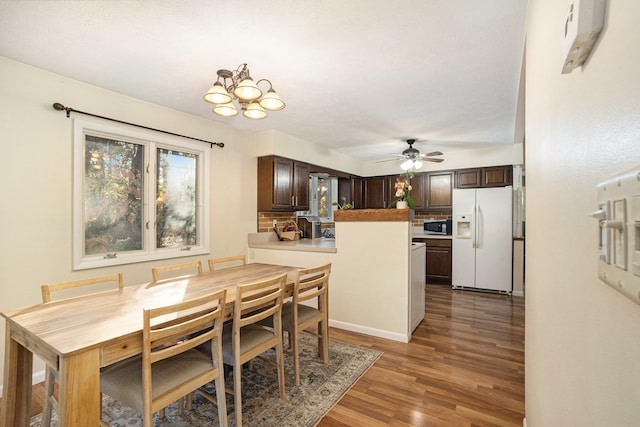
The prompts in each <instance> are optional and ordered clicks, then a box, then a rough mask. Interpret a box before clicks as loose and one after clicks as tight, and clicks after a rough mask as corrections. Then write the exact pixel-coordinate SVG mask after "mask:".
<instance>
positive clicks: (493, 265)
mask: <svg viewBox="0 0 640 427" xmlns="http://www.w3.org/2000/svg"><path fill="white" fill-rule="evenodd" d="M511 196H512V191H511V187H496V188H484V189H482V190H480V191H478V192H477V195H476V204H477V209H476V211H477V221H476V224H477V225H476V226H477V236H478V237H477V243H476V288H481V289H493V290H498V291H511V287H512V283H511V280H512V253H511V252H512V241H513V239H512V224H511V221H512V212H513V210H512V208H511V200H512V197H511Z"/></svg>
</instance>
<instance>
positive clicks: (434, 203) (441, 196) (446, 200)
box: [424, 171, 453, 211]
mask: <svg viewBox="0 0 640 427" xmlns="http://www.w3.org/2000/svg"><path fill="white" fill-rule="evenodd" d="M424 179H425V185H426V192H425V195H426V203H425V207H424V210H425V211H442V210H445V211H446V210H450V209H451V205H452V203H451V191H452V189H453V172H452V171H441V172H428V173H426V174H425V178H424Z"/></svg>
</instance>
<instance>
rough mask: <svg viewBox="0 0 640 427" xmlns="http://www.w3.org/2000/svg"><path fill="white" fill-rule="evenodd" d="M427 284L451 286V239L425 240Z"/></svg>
mask: <svg viewBox="0 0 640 427" xmlns="http://www.w3.org/2000/svg"><path fill="white" fill-rule="evenodd" d="M425 243H426V245H427V272H426V280H427V283H433V282H437V283H446V284H451V239H426V240H425Z"/></svg>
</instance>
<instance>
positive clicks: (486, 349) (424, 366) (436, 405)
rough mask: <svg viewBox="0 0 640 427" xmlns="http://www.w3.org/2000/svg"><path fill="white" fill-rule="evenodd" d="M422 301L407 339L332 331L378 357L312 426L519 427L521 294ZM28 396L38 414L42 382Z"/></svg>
mask: <svg viewBox="0 0 640 427" xmlns="http://www.w3.org/2000/svg"><path fill="white" fill-rule="evenodd" d="M425 306H426V315H425V320H424V321H423V322H422V323H421V324H420V325H419V326H418V328H417V329H416V331H415V332H414V334H413V339H412V340H411V342H409V343H407V344H404V343H399V342H396V341H390V340H386V339H382V338H375V337H370V336H368V335H362V334H357V333H353V332H348V331H343V330H340V329H331V338H332V339H336V340H340V341H343V342H348V343H352V344H357V345H360V346H363V347H369V348H373V349H377V350H381V351H383V352H384V354H383V355H382V357H381V358H380V359H379V360H378V361H377V362H376V363H375V365H374V366H372V367H371V369H369V371H367V373H366V374H365V375H364V376H363V377H362V378H361V379H360V380H359V381H358V382H357V383H356V384H355V385H354V386H353V387H352V388H351V390H349V392H348V393H347V394H346V395H345V396H344V397H343V398H342V399H341V400H340V402H338V404H337V405H336V406H335V407H334V408H333V409H331V411H330V412H329V413H328V414H327V415H325V417H324V418H323V419H322V421H321V422H320V423H319V424H318V426H319V427H336V426H368V427H372V426H447V427H451V426H518V427H520V426H522V419H523V418H524V298H518V297H509V296H505V295H497V294H489V293H480V292H473V291H461V290H452V289H451V288H450V287H449V286H442V285H431V284H430V285H427V298H426V302H425ZM33 393H34V394H33V404H32V413H33V414H37V413H38V412H40V411H41V402H42V395H43V385H42V384H38V385H36V386H34V391H33Z"/></svg>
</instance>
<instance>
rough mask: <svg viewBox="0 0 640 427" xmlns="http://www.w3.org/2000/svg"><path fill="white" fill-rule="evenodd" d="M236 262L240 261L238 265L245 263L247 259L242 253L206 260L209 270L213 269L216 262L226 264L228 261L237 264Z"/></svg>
mask: <svg viewBox="0 0 640 427" xmlns="http://www.w3.org/2000/svg"><path fill="white" fill-rule="evenodd" d="M238 262H240V263H241V264H240V265H246V264H247V259H246V258H245V256H244V255H234V256H228V257H224V258H212V259H209V260H208V263H209V271H213V269H214V266H215V265H216V264H218V265H220V264H225V265H226V264H228V263H232V264H234V265H235V264H237V263H238Z"/></svg>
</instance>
